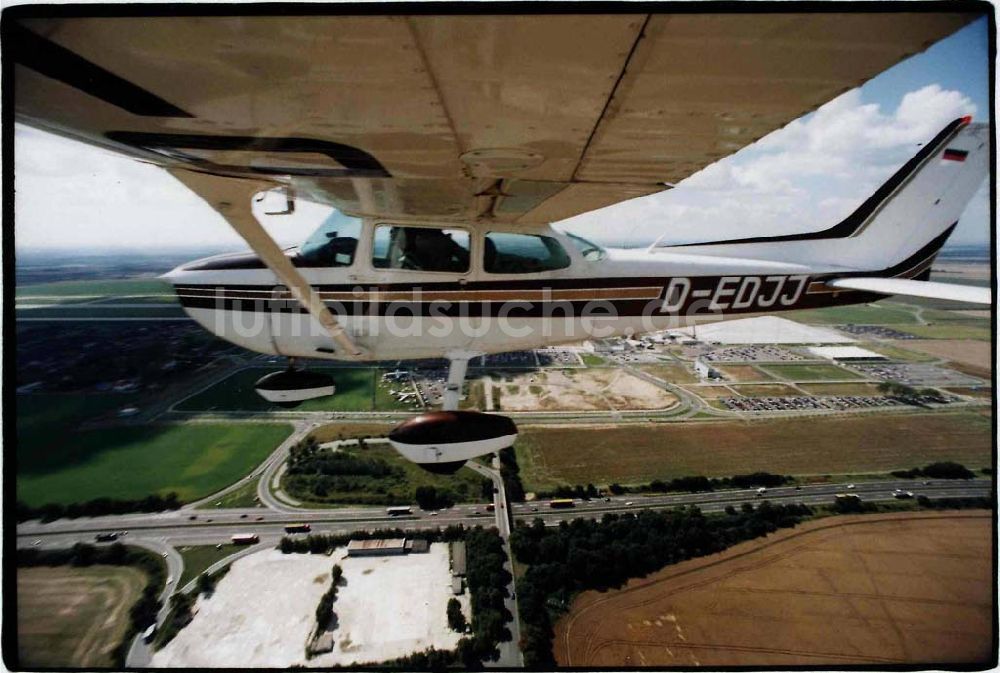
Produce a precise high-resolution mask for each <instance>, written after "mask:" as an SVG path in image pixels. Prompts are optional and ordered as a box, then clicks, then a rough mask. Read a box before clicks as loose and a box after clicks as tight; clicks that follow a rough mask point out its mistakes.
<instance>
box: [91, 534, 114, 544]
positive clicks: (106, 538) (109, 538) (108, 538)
mask: <svg viewBox="0 0 1000 673" xmlns="http://www.w3.org/2000/svg"><path fill="white" fill-rule="evenodd" d="M117 539H118V533H98V534H97V535H95V536H94V540H96V541H97V542H114V541H115V540H117Z"/></svg>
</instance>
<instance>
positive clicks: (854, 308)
mask: <svg viewBox="0 0 1000 673" xmlns="http://www.w3.org/2000/svg"><path fill="white" fill-rule="evenodd" d="M782 316H783V317H785V318H788V319H789V320H795V321H796V322H804V323H810V324H815V325H845V324H848V323H851V324H855V325H894V326H895V325H906V326H907V327H905V328H900V329H903V330H905V331H909V329H908V326H909V325H916V324H917V319H916V317H915V316H914V315H913V311H912V310H908V309H906V308H904V307H901V306H899V305H898V304H889V303H884V302H880V303H878V304H854V305H851V306H832V307H830V308H817V309H810V310H807V311H788V312H786V313H783V314H782Z"/></svg>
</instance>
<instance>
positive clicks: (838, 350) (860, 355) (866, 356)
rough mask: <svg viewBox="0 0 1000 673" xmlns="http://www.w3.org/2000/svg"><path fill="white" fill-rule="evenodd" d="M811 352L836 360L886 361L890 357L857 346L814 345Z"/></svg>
mask: <svg viewBox="0 0 1000 673" xmlns="http://www.w3.org/2000/svg"><path fill="white" fill-rule="evenodd" d="M809 352H810V353H812V354H813V355H816V356H818V357H821V358H826V359H827V360H833V361H834V362H885V361H887V360H888V359H889V358H887V357H886V356H884V355H882V354H881V353H876V352H875V351H870V350H868V349H866V348H858V347H857V346H813V347H812V348H810V349H809Z"/></svg>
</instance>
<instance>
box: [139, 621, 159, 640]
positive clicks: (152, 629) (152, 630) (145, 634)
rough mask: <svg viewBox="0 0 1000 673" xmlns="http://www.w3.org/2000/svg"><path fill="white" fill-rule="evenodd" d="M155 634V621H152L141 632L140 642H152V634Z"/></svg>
mask: <svg viewBox="0 0 1000 673" xmlns="http://www.w3.org/2000/svg"><path fill="white" fill-rule="evenodd" d="M155 635H156V622H153V623H152V624H150V625H149V627H147V628H146V630H145V631H143V632H142V642H144V643H151V642H153V636H155Z"/></svg>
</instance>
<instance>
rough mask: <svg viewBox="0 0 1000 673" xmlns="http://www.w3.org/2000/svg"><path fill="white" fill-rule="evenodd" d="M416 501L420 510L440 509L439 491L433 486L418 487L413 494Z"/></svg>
mask: <svg viewBox="0 0 1000 673" xmlns="http://www.w3.org/2000/svg"><path fill="white" fill-rule="evenodd" d="M413 496H414V499H415V500H416V501H417V506H418V507H420V509H437V508H438V495H437V489H436V488H434V487H433V486H417V490H416V492H415V493H414V494H413Z"/></svg>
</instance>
